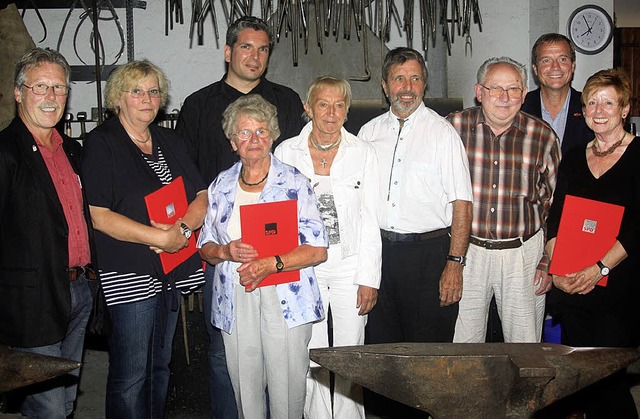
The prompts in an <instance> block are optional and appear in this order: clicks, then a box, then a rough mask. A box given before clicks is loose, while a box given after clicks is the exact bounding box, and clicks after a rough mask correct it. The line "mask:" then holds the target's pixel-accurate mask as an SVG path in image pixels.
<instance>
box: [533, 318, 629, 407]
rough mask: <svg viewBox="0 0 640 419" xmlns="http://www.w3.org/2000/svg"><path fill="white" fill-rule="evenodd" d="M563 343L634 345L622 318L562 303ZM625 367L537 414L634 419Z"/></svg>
mask: <svg viewBox="0 0 640 419" xmlns="http://www.w3.org/2000/svg"><path fill="white" fill-rule="evenodd" d="M561 313H562V314H561V316H560V324H561V326H562V344H563V345H568V346H573V347H635V346H636V345H635V343H634V341H635V340H634V338H633V331H632V330H630V328H631V327H632V326H631V325H630V324H629V323H628V322H627V321H625V319H623V318H621V317H620V316H615V315H612V314H610V313H607V312H604V311H596V310H590V309H588V308H582V307H573V306H563V307H562V311H561ZM630 386H631V383H630V382H629V379H628V378H627V375H626V371H625V370H622V371H618V372H616V373H614V374H612V375H610V376H609V377H606V378H604V379H603V380H600V381H598V382H596V383H594V384H591V385H590V386H588V387H586V388H584V389H582V390H580V391H578V392H577V393H575V394H572V395H570V396H568V397H566V398H564V399H562V400H560V401H558V402H557V403H554V404H552V405H551V406H548V407H547V408H545V409H542V410H540V412H538V413H537V414H536V416H535V417H536V418H540V419H542V418H544V419H556V418H558V419H564V418H566V417H567V415H568V414H571V413H573V412H582V413H586V415H587V418H589V419H591V418H596V419H609V418H616V419H618V418H619V419H636V418H638V412H637V410H636V405H635V401H634V399H633V396H632V395H631V392H630V390H629V389H630Z"/></svg>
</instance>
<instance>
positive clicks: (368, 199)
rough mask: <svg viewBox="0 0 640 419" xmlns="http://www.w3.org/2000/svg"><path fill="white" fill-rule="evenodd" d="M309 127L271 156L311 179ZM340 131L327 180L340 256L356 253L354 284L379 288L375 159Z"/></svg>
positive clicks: (370, 151) (368, 149)
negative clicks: (335, 220)
mask: <svg viewBox="0 0 640 419" xmlns="http://www.w3.org/2000/svg"><path fill="white" fill-rule="evenodd" d="M311 128H312V123H311V122H310V123H308V124H307V125H306V126H305V127H304V128H303V129H302V132H300V135H298V136H297V137H293V138H290V139H288V140H285V141H283V142H282V143H281V144H280V145H279V146H278V148H276V150H275V151H274V155H275V156H276V158H278V159H280V160H282V161H283V162H285V163H288V164H290V165H292V166H294V167H296V168H297V169H298V170H299V171H300V172H302V174H303V175H305V176H307V177H308V178H310V179H314V178H315V177H316V175H315V173H314V169H313V161H312V160H311V153H310V152H309V146H308V142H307V141H308V138H309V133H310V132H311ZM341 134H342V142H341V143H340V146H339V148H338V152H337V153H336V156H335V158H334V159H333V163H332V164H331V175H330V179H331V191H332V192H333V198H334V201H335V206H336V211H337V214H338V228H339V231H340V246H341V250H342V258H343V259H344V258H346V257H348V256H352V255H358V267H357V275H355V279H354V284H355V285H366V286H368V287H373V288H378V287H379V285H380V269H381V265H382V256H381V255H382V253H381V252H382V243H381V239H380V228H379V227H378V197H377V195H378V184H379V183H380V182H379V181H378V162H377V161H376V157H375V153H374V151H373V148H372V147H371V146H370V145H369V144H367V143H366V142H364V141H361V140H360V139H359V138H357V137H356V136H355V135H353V134H350V133H348V132H347V131H346V130H345V129H344V128H342V129H341ZM314 183H315V181H314Z"/></svg>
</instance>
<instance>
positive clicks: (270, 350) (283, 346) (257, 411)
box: [222, 284, 311, 419]
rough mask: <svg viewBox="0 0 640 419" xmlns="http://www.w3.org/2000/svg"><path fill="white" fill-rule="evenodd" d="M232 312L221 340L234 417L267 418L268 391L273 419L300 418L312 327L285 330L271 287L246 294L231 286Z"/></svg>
mask: <svg viewBox="0 0 640 419" xmlns="http://www.w3.org/2000/svg"><path fill="white" fill-rule="evenodd" d="M235 308H236V320H235V324H234V328H233V331H232V333H231V334H228V333H224V332H223V333H222V337H223V339H224V348H225V352H226V356H227V368H228V369H229V377H230V378H231V384H232V385H233V391H234V393H235V396H236V403H237V406H238V416H239V418H240V419H243V418H246V419H263V418H265V417H267V415H266V394H265V390H266V389H268V392H269V412H270V414H271V415H270V416H271V418H272V419H300V418H301V417H302V413H303V410H304V398H305V377H306V375H307V370H308V369H309V351H308V349H307V345H308V344H309V340H310V339H311V324H305V325H302V326H297V327H294V328H292V329H289V328H288V327H287V324H286V322H285V320H284V317H283V315H282V309H281V307H280V300H279V298H278V294H277V292H276V288H275V287H273V286H271V287H264V288H258V289H256V290H255V291H253V292H250V293H248V292H245V290H244V287H243V286H241V285H239V284H236V285H235Z"/></svg>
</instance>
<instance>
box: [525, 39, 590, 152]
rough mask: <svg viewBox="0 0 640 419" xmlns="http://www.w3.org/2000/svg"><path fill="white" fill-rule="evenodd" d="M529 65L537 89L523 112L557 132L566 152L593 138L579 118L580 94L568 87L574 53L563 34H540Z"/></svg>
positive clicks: (574, 66)
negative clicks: (533, 116)
mask: <svg viewBox="0 0 640 419" xmlns="http://www.w3.org/2000/svg"><path fill="white" fill-rule="evenodd" d="M531 66H532V67H533V72H534V74H535V75H536V77H537V79H538V83H539V84H540V88H539V89H536V90H533V91H531V92H529V93H528V94H527V97H526V98H525V100H524V104H523V105H522V108H521V109H522V110H523V111H525V112H527V113H529V114H531V115H535V116H537V117H539V118H542V119H544V120H545V122H547V123H548V124H549V125H551V128H553V130H554V131H555V132H556V134H557V135H558V138H559V139H560V144H561V146H562V153H563V154H564V153H566V152H567V151H569V150H570V149H572V148H573V147H576V146H584V145H586V144H587V142H589V141H590V140H592V139H593V132H592V131H591V130H590V129H589V127H587V124H586V123H585V121H584V116H583V115H582V103H581V102H580V96H581V93H580V92H579V91H577V90H575V89H573V88H572V87H571V80H572V79H573V73H574V71H575V69H576V50H575V49H574V47H573V45H571V41H570V40H569V38H567V37H566V36H564V35H560V34H558V33H548V34H545V35H542V36H541V37H540V38H538V40H537V41H536V43H535V44H534V45H533V48H532V49H531Z"/></svg>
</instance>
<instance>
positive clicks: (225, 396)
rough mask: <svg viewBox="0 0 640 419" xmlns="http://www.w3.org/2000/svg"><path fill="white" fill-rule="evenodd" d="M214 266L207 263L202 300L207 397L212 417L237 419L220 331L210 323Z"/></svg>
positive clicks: (215, 418) (216, 418)
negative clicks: (205, 345)
mask: <svg viewBox="0 0 640 419" xmlns="http://www.w3.org/2000/svg"><path fill="white" fill-rule="evenodd" d="M214 268H215V267H214V266H213V265H209V264H207V269H206V270H205V273H204V287H203V288H202V301H203V306H204V323H205V325H206V329H207V334H208V335H209V351H208V352H207V356H208V359H209V397H210V400H211V417H212V419H237V417H238V408H237V407H236V398H235V396H234V393H233V387H232V386H231V379H230V378H229V371H228V370H227V358H226V356H225V353H224V342H223V340H222V332H221V331H220V329H218V328H217V327H214V326H213V325H212V324H211V299H212V298H213V271H214Z"/></svg>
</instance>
